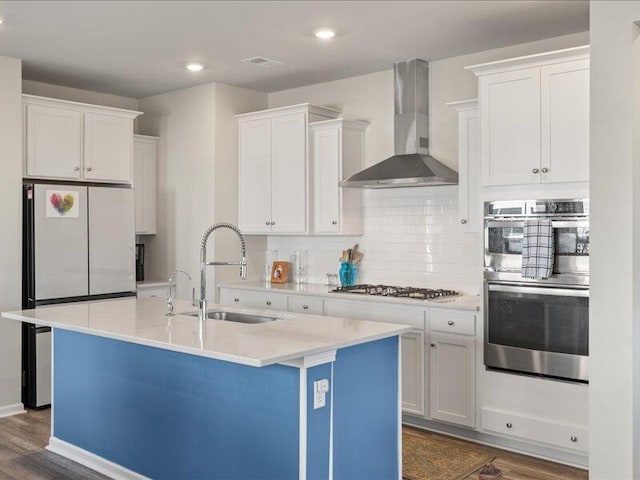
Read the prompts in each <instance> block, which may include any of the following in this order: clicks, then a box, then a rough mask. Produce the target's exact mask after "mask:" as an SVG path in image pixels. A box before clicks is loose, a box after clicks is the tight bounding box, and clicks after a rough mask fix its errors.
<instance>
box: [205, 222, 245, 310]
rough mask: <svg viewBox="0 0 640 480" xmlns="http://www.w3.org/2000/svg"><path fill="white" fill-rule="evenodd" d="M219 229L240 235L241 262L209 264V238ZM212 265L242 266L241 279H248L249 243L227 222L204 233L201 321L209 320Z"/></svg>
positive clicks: (213, 226) (236, 228) (217, 224)
mask: <svg viewBox="0 0 640 480" xmlns="http://www.w3.org/2000/svg"><path fill="white" fill-rule="evenodd" d="M219 228H228V229H229V230H232V231H233V232H235V234H236V235H238V238H240V248H241V253H242V258H241V259H240V260H231V261H220V262H207V241H208V240H209V236H210V235H211V234H212V233H213V232H214V231H215V230H217V229H219ZM210 265H240V277H241V278H242V279H243V280H246V279H247V242H246V240H245V239H244V235H242V232H241V231H240V229H239V228H238V227H236V226H235V225H234V224H232V223H226V222H222V223H216V224H215V225H212V226H210V227H209V228H207V231H206V232H204V235H203V236H202V242H201V244H200V304H199V309H198V311H199V315H198V318H199V319H200V321H204V320H206V319H207V267H208V266H210Z"/></svg>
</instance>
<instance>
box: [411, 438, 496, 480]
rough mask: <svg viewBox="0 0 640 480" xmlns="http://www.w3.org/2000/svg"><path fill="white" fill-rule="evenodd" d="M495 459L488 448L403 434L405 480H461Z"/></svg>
mask: <svg viewBox="0 0 640 480" xmlns="http://www.w3.org/2000/svg"><path fill="white" fill-rule="evenodd" d="M494 458H495V455H494V454H493V453H491V452H490V451H488V450H487V449H486V448H483V447H480V446H478V448H474V447H473V446H472V445H469V446H467V445H462V444H461V442H460V441H456V440H455V439H449V438H447V437H446V436H443V435H431V434H428V433H427V434H424V435H423V434H420V433H418V432H416V433H411V431H410V430H409V431H407V430H405V431H403V432H402V477H403V478H405V479H406V480H461V479H463V478H466V477H467V476H469V475H471V474H472V473H473V472H475V471H476V470H479V469H480V468H482V466H483V465H485V464H487V463H489V462H490V461H491V460H493V459H494Z"/></svg>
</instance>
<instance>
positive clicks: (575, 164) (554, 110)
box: [540, 60, 589, 182]
mask: <svg viewBox="0 0 640 480" xmlns="http://www.w3.org/2000/svg"><path fill="white" fill-rule="evenodd" d="M540 72H541V95H542V96H541V101H542V167H543V168H544V169H547V170H548V173H546V172H545V173H543V177H542V180H543V181H544V182H587V181H589V60H576V61H572V62H564V63H557V64H554V65H548V66H544V67H542V68H541V70H540ZM543 172H544V170H543Z"/></svg>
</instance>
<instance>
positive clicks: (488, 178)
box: [479, 68, 540, 185]
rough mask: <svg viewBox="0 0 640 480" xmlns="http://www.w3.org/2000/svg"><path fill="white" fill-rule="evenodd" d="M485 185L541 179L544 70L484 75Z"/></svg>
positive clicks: (482, 138)
mask: <svg viewBox="0 0 640 480" xmlns="http://www.w3.org/2000/svg"><path fill="white" fill-rule="evenodd" d="M479 89H480V116H481V124H482V131H481V140H480V143H481V157H482V183H483V185H517V184H525V183H539V182H540V69H539V68H527V69H522V70H516V71H511V72H507V73H496V74H493V75H486V76H483V77H480V81H479Z"/></svg>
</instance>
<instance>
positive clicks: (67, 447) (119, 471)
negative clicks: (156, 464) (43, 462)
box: [46, 437, 150, 480]
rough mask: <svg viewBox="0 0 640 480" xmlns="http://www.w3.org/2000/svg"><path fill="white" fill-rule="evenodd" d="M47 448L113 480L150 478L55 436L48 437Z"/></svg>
mask: <svg viewBox="0 0 640 480" xmlns="http://www.w3.org/2000/svg"><path fill="white" fill-rule="evenodd" d="M46 448H47V450H49V451H50V452H53V453H57V454H58V455H60V456H62V457H65V458H68V459H69V460H73V461H74V462H76V463H79V464H80V465H84V466H85V467H88V468H91V469H92V470H95V471H96V472H99V473H102V474H103V475H106V476H107V477H111V478H113V479H114V480H150V479H149V478H148V477H145V476H144V475H140V474H139V473H136V472H134V471H132V470H129V469H128V468H124V467H122V466H120V465H118V464H117V463H113V462H112V461H110V460H106V459H104V458H102V457H99V456H98V455H95V454H93V453H91V452H88V451H87V450H84V449H82V448H80V447H76V446H75V445H72V444H70V443H67V442H65V441H63V440H59V439H57V438H56V437H51V438H49V445H48V446H47V447H46Z"/></svg>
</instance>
